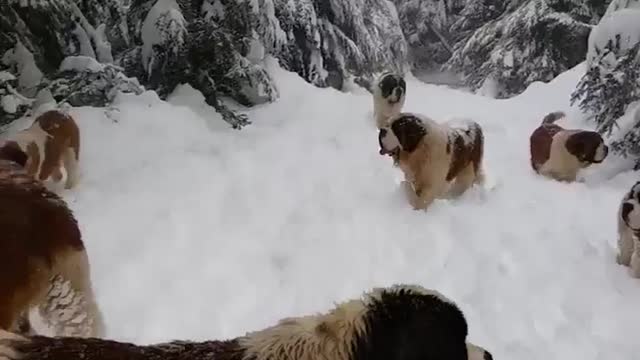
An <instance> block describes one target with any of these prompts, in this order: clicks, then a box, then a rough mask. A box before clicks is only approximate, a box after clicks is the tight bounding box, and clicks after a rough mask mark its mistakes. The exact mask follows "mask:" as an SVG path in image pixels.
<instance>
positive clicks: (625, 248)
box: [616, 220, 633, 266]
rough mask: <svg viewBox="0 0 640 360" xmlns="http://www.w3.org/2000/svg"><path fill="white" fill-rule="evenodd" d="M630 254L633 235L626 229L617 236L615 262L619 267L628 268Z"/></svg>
mask: <svg viewBox="0 0 640 360" xmlns="http://www.w3.org/2000/svg"><path fill="white" fill-rule="evenodd" d="M620 222H621V220H620ZM632 253H633V235H632V234H631V232H630V231H629V230H628V229H623V230H622V231H620V233H619V234H618V255H617V256H616V262H617V263H618V264H620V265H624V266H629V265H630V264H631V254H632Z"/></svg>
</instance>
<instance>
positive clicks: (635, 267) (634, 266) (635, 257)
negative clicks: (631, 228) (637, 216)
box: [630, 234, 640, 278]
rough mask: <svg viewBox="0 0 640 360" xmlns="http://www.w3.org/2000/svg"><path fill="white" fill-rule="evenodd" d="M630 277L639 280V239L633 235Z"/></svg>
mask: <svg viewBox="0 0 640 360" xmlns="http://www.w3.org/2000/svg"><path fill="white" fill-rule="evenodd" d="M630 267H631V276H633V277H634V278H640V239H638V236H637V234H634V235H633V253H632V254H631V261H630Z"/></svg>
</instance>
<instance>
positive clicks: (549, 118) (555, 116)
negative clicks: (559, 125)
mask: <svg viewBox="0 0 640 360" xmlns="http://www.w3.org/2000/svg"><path fill="white" fill-rule="evenodd" d="M565 116H566V114H565V113H564V112H563V111H554V112H552V113H548V114H547V115H546V116H545V117H544V118H543V119H542V125H548V124H553V123H554V122H556V121H557V120H559V119H562V118H563V117H565Z"/></svg>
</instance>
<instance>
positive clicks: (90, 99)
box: [39, 56, 144, 107]
mask: <svg viewBox="0 0 640 360" xmlns="http://www.w3.org/2000/svg"><path fill="white" fill-rule="evenodd" d="M52 78H53V80H45V81H43V82H42V83H41V84H40V86H39V90H42V89H44V88H47V89H49V91H50V92H51V94H52V95H53V98H54V99H55V100H56V102H58V103H62V102H66V103H69V104H70V105H72V106H95V107H102V106H107V105H109V104H111V103H112V102H113V100H114V98H115V96H116V95H117V93H118V92H122V93H134V94H136V95H139V94H141V93H142V92H143V91H144V87H143V86H141V85H140V84H139V83H138V80H137V79H135V78H128V77H126V76H125V75H124V74H123V69H122V68H120V67H118V66H116V65H113V64H101V63H99V62H98V61H97V60H95V59H94V58H91V57H88V56H69V57H67V58H65V59H64V60H63V62H62V64H60V69H59V72H58V73H56V74H55V75H54V76H52Z"/></svg>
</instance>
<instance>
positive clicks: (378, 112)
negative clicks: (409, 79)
mask: <svg viewBox="0 0 640 360" xmlns="http://www.w3.org/2000/svg"><path fill="white" fill-rule="evenodd" d="M406 93H407V84H406V82H405V81H404V78H403V77H402V75H399V74H395V73H391V72H385V73H383V74H382V76H380V78H379V79H378V82H377V83H376V87H375V88H374V89H373V116H374V117H375V121H376V126H377V127H378V129H381V128H383V127H385V126H386V125H388V120H389V118H390V117H392V116H395V115H397V114H399V113H400V112H401V111H402V107H403V106H404V101H405V95H406Z"/></svg>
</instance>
